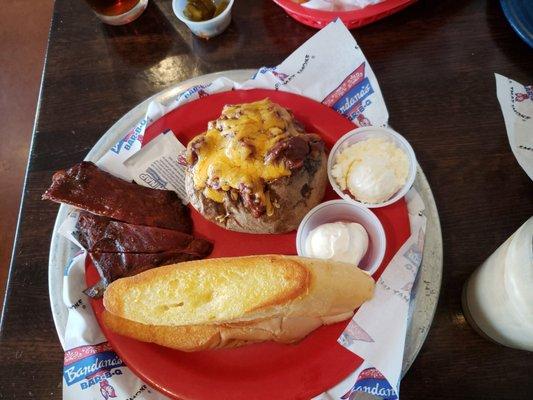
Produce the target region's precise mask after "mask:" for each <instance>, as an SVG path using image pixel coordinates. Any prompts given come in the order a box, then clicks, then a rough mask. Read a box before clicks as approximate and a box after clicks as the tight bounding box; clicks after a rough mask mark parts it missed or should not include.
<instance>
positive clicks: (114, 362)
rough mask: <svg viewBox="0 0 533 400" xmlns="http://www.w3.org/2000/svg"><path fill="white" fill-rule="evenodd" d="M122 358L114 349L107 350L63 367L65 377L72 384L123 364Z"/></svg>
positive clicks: (68, 384) (67, 382) (69, 384)
mask: <svg viewBox="0 0 533 400" xmlns="http://www.w3.org/2000/svg"><path fill="white" fill-rule="evenodd" d="M123 365H124V363H123V362H122V360H121V359H120V358H119V357H118V356H117V355H116V354H115V352H113V351H105V352H102V353H98V354H94V355H91V356H88V357H86V358H83V359H81V360H79V361H76V362H74V363H72V364H70V365H66V366H65V367H64V368H63V378H64V379H65V382H66V384H67V386H71V385H73V384H75V383H77V382H79V381H81V380H83V379H86V378H87V377H89V376H91V375H95V374H96V373H97V372H98V371H102V370H105V371H108V370H110V369H112V368H118V367H121V366H123Z"/></svg>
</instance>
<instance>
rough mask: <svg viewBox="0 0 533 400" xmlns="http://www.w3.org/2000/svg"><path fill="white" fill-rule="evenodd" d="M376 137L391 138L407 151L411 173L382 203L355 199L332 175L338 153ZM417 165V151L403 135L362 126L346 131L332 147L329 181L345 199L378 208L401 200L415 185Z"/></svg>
mask: <svg viewBox="0 0 533 400" xmlns="http://www.w3.org/2000/svg"><path fill="white" fill-rule="evenodd" d="M376 137H383V138H386V139H388V140H390V141H391V142H393V143H394V144H395V145H396V146H398V147H399V148H400V149H402V150H403V151H404V152H405V154H406V155H407V158H408V160H409V173H408V175H407V179H406V181H405V184H404V185H403V187H402V188H401V189H399V190H398V191H397V192H396V193H395V194H394V195H393V196H392V197H391V198H390V199H388V200H386V201H384V202H381V203H364V202H361V201H358V200H357V199H355V198H354V197H353V196H352V195H351V194H348V193H345V192H343V191H342V189H341V188H340V186H339V184H338V183H337V180H336V179H335V178H334V177H333V176H332V175H331V170H332V169H333V166H334V165H335V160H336V159H337V155H338V154H339V153H340V152H342V151H343V150H344V149H345V148H346V147H348V146H351V145H353V144H355V143H357V142H361V141H363V140H366V139H370V138H376ZM416 166H417V162H416V156H415V152H414V151H413V148H412V147H411V145H410V144H409V142H408V141H407V140H406V139H405V138H404V137H403V136H402V135H400V134H399V133H398V132H395V131H393V130H392V129H388V128H379V127H375V126H365V127H362V128H357V129H354V130H353V131H350V132H348V133H346V134H345V135H344V136H342V137H341V138H340V139H339V140H338V141H337V143H335V145H334V146H333V148H332V149H331V152H330V153H329V158H328V178H329V183H330V184H331V186H332V187H333V190H335V192H336V193H337V194H338V195H339V196H340V197H342V198H343V199H344V200H347V201H350V202H352V203H356V204H359V205H362V206H364V207H368V208H378V207H385V206H388V205H389V204H392V203H395V202H396V201H398V200H400V199H401V198H402V197H403V196H405V194H406V193H407V192H408V191H409V189H410V188H411V186H413V183H414V181H415V177H416Z"/></svg>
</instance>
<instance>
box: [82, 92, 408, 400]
mask: <svg viewBox="0 0 533 400" xmlns="http://www.w3.org/2000/svg"><path fill="white" fill-rule="evenodd" d="M266 97H269V98H270V99H271V100H272V101H274V102H276V103H278V104H280V105H282V106H284V107H287V108H290V109H292V111H293V112H294V114H295V116H296V118H297V119H299V120H300V121H301V122H302V123H303V124H304V125H305V126H306V128H307V131H308V132H316V133H318V134H320V135H321V136H322V138H323V139H324V141H325V142H326V144H327V146H328V147H331V146H332V145H333V143H334V142H335V141H336V140H337V139H338V138H339V137H340V136H341V135H343V134H344V133H346V132H347V131H349V130H351V129H353V128H354V125H353V124H352V123H351V122H349V121H348V120H346V119H345V118H344V117H342V116H341V115H340V114H338V113H336V112H335V111H333V110H331V109H330V108H328V107H326V106H324V105H322V104H320V103H317V102H315V101H313V100H310V99H308V98H305V97H302V96H298V95H294V94H289V93H285V92H279V91H272V90H262V89H261V90H259V89H257V90H247V91H244V90H242V91H230V92H224V93H220V94H215V95H211V96H208V97H203V98H201V99H198V100H196V101H193V102H191V103H188V104H185V105H184V106H182V107H180V108H178V109H176V110H174V111H172V112H170V113H169V114H167V115H165V116H164V117H163V118H161V119H159V120H158V121H156V122H155V123H153V124H152V125H151V126H150V127H149V128H148V130H147V132H146V135H145V143H146V142H147V141H149V140H151V139H152V138H154V137H155V136H157V135H158V134H159V133H161V132H162V131H164V130H166V129H172V130H173V132H174V133H175V134H176V136H177V137H178V139H180V140H181V141H182V143H184V144H186V143H187V142H188V141H189V140H190V139H192V138H193V137H194V136H195V135H197V134H199V133H201V132H203V131H204V130H205V129H206V126H207V122H208V121H209V120H212V119H216V118H217V117H218V116H219V115H220V112H221V110H222V107H223V106H224V105H225V104H234V103H244V102H251V101H256V100H261V99H264V98H266ZM326 198H336V195H335V194H334V193H333V191H332V190H331V188H330V189H329V191H328V193H327V195H326ZM373 211H374V212H375V213H376V215H377V216H378V218H379V219H380V220H381V222H382V223H383V226H384V228H385V233H386V236H387V251H386V253H385V259H384V261H383V264H382V266H381V267H380V269H379V270H378V271H377V273H376V274H375V275H374V277H377V276H379V275H380V274H381V272H382V270H383V268H384V267H385V266H386V264H387V263H388V262H389V260H390V259H391V257H392V256H393V255H394V253H395V252H396V251H397V250H398V249H399V247H400V246H401V245H402V244H403V242H404V241H405V240H406V239H407V237H408V236H409V233H410V232H409V219H408V215H407V208H406V205H405V202H404V201H403V200H401V201H399V202H397V203H395V204H392V205H390V206H388V207H385V208H381V209H374V210H373ZM192 218H193V221H194V230H195V235H197V236H202V237H206V238H209V239H211V240H213V241H214V243H215V248H214V251H213V254H212V255H211V257H223V256H240V255H251V254H296V245H295V237H296V233H295V232H291V233H288V234H281V235H255V234H246V233H236V232H231V231H227V230H224V229H222V228H220V227H218V226H216V225H215V224H213V223H211V222H208V221H206V220H205V219H204V218H202V217H201V216H200V215H199V214H198V213H196V212H195V211H194V210H193V213H192ZM97 280H98V275H97V273H96V270H95V268H94V267H93V266H92V265H91V264H90V263H88V265H87V283H88V284H89V285H91V284H94V283H96V281H97ZM92 305H93V309H94V311H95V314H96V317H97V319H98V321H99V323H100V325H101V326H102V324H101V320H100V316H101V313H102V311H103V305H102V301H101V300H100V301H93V302H92ZM346 324H347V321H346V322H341V323H337V324H334V325H330V326H326V327H322V328H319V329H317V330H316V331H314V332H313V333H311V334H310V335H309V336H308V337H307V338H305V339H304V340H303V341H301V342H300V343H298V344H295V345H281V344H276V343H262V344H255V345H250V346H246V347H242V348H238V349H228V350H213V351H203V352H196V353H183V352H180V351H176V350H172V349H167V348H164V347H161V346H158V345H154V344H150V343H143V342H139V341H136V340H133V339H129V338H127V337H124V336H121V335H118V334H115V333H113V332H111V331H109V330H107V329H106V328H105V327H104V326H102V329H103V331H104V333H105V335H106V336H107V338H108V340H109V342H110V343H111V345H112V346H113V348H114V350H115V351H116V352H117V353H118V355H119V356H120V357H121V358H122V359H123V361H124V362H125V363H126V364H127V365H128V366H129V367H130V369H131V370H133V371H134V372H135V373H136V374H137V375H138V376H139V377H140V378H141V379H142V380H143V381H145V382H146V383H147V384H149V385H150V386H152V387H153V388H155V389H157V390H159V391H161V392H163V393H164V394H166V395H167V396H170V397H172V398H175V399H187V400H189V399H190V400H192V399H194V400H201V399H209V400H211V399H213V398H216V399H231V400H240V399H254V400H262V399H265V400H267V399H268V400H272V399H276V400H283V399H291V400H294V399H309V398H311V397H313V396H315V395H318V394H319V393H322V392H323V391H325V390H327V389H329V388H331V387H333V386H334V385H335V384H337V383H338V382H340V381H341V380H342V379H344V378H345V377H346V376H347V375H348V374H350V373H351V372H353V371H354V370H355V369H356V368H357V367H358V366H359V365H360V363H361V359H360V358H358V357H357V356H355V355H354V354H352V353H350V352H349V351H347V350H345V349H344V348H343V347H342V346H340V345H339V344H338V343H337V338H338V337H339V335H340V333H341V332H342V331H343V330H344V327H345V326H346Z"/></svg>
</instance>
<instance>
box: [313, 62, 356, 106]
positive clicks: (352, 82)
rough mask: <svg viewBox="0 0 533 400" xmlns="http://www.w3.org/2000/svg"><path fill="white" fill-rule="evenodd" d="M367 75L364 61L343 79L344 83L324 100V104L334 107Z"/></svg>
mask: <svg viewBox="0 0 533 400" xmlns="http://www.w3.org/2000/svg"><path fill="white" fill-rule="evenodd" d="M364 77H365V63H364V62H363V63H362V64H361V65H360V66H358V67H357V68H356V69H355V70H354V71H353V72H352V73H351V74H350V75H348V76H347V77H346V79H344V80H343V81H342V83H341V84H340V85H339V86H337V87H336V88H335V90H333V91H332V92H331V93H330V94H328V95H327V96H326V98H325V99H324V100H322V104H324V105H326V106H328V107H333V105H334V104H337V103H338V102H339V100H341V99H342V98H343V97H345V96H346V94H347V93H348V92H350V91H351V90H352V89H353V87H354V86H357V85H358V84H359V83H361V82H362V81H363V79H364Z"/></svg>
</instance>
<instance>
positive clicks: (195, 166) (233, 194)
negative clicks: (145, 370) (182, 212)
mask: <svg viewBox="0 0 533 400" xmlns="http://www.w3.org/2000/svg"><path fill="white" fill-rule="evenodd" d="M185 163H186V167H187V168H186V176H185V187H186V190H187V194H188V197H189V200H190V203H191V205H192V206H193V207H194V208H195V209H196V210H197V211H198V212H199V213H200V214H202V215H203V216H204V217H205V218H207V219H208V220H210V221H213V222H215V223H216V224H218V225H220V226H222V227H224V228H226V229H230V230H233V231H239V232H250V233H282V232H289V231H292V230H294V229H296V228H297V227H298V224H299V223H300V221H301V220H302V218H303V217H304V216H305V214H306V213H307V212H308V211H309V210H310V209H311V208H313V207H314V206H315V205H317V204H318V203H319V202H320V201H321V200H322V198H323V197H324V192H325V188H326V184H327V171H326V164H327V159H326V153H325V149H324V142H323V141H322V139H321V138H320V137H319V136H318V135H315V134H311V133H306V132H305V130H304V128H303V126H302V125H301V124H300V123H299V122H298V121H296V120H295V118H294V116H293V114H292V113H291V112H290V111H289V110H286V109H285V108H283V107H281V106H279V105H278V104H275V103H273V102H271V101H270V100H269V99H265V100H262V101H258V102H255V103H245V104H237V105H227V106H225V107H224V109H223V110H222V114H221V116H220V117H219V118H218V119H217V120H215V121H211V122H209V124H208V130H207V132H204V133H203V134H200V135H198V136H197V137H195V138H194V139H193V140H192V141H191V142H190V143H189V144H188V146H187V151H186V155H185Z"/></svg>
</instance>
